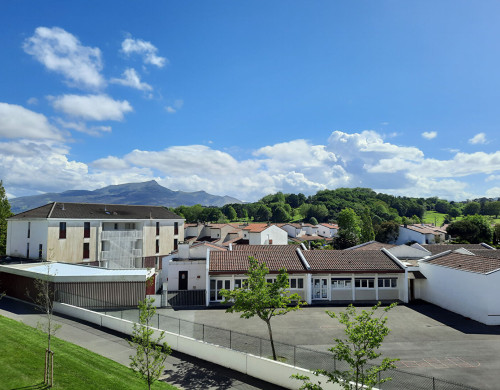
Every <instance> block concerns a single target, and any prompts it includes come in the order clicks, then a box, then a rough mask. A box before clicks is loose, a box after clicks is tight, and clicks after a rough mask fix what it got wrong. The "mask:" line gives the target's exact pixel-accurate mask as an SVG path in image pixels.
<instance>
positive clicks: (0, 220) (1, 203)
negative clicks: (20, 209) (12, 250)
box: [0, 180, 12, 256]
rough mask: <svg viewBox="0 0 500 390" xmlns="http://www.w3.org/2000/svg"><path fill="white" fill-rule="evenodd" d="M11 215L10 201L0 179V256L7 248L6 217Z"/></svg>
mask: <svg viewBox="0 0 500 390" xmlns="http://www.w3.org/2000/svg"><path fill="white" fill-rule="evenodd" d="M11 215H12V213H11V211H10V203H9V200H8V199H7V195H6V194H5V188H3V182H2V180H0V256H1V255H5V251H6V249H7V218H9V217H10V216H11Z"/></svg>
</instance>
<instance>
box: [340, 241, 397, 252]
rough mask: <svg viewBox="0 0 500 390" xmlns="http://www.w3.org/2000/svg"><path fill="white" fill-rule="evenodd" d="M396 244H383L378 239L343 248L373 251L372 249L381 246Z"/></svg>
mask: <svg viewBox="0 0 500 390" xmlns="http://www.w3.org/2000/svg"><path fill="white" fill-rule="evenodd" d="M395 246H396V245H392V244H385V243H383V242H378V241H370V242H365V243H364V244H360V245H356V246H353V247H351V248H347V249H345V250H346V251H373V250H381V249H382V248H386V249H389V248H393V247H395Z"/></svg>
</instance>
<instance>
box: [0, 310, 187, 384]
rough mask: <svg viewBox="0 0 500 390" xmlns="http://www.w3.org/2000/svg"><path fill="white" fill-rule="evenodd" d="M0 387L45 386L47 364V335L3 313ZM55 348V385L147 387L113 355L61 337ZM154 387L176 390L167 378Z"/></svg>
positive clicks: (54, 343)
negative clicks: (45, 360) (113, 357)
mask: <svg viewBox="0 0 500 390" xmlns="http://www.w3.org/2000/svg"><path fill="white" fill-rule="evenodd" d="M0 334H1V335H2V338H1V341H0V354H1V355H0V356H1V357H0V378H1V379H0V382H1V384H0V387H1V388H2V389H45V388H46V387H45V386H44V385H43V366H44V358H45V347H46V342H47V336H46V335H45V334H44V333H42V332H40V331H38V330H37V329H34V328H31V327H29V326H27V325H24V324H22V323H20V322H17V321H14V320H11V319H9V318H6V317H2V316H0ZM52 340H53V341H52V350H53V351H54V387H53V388H54V389H71V390H73V389H75V390H78V389H144V388H146V389H147V385H146V384H145V382H144V381H142V380H140V379H139V378H138V377H137V376H136V375H135V374H134V373H133V371H132V370H131V369H130V368H128V367H125V366H122V365H121V364H118V363H116V362H114V361H112V360H110V359H107V358H105V357H102V356H100V355H97V354H95V353H93V352H90V351H88V350H86V349H84V348H81V347H79V346H77V345H74V344H71V343H68V342H66V341H63V340H60V339H58V338H53V339H52ZM152 388H153V389H157V390H160V389H164V390H165V389H166V390H175V389H177V388H176V387H174V386H171V385H169V384H167V383H164V382H156V383H155V384H154V385H153V386H152Z"/></svg>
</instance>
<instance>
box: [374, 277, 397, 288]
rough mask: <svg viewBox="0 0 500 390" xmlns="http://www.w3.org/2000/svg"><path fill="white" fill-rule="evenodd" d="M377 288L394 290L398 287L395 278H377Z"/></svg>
mask: <svg viewBox="0 0 500 390" xmlns="http://www.w3.org/2000/svg"><path fill="white" fill-rule="evenodd" d="M378 286H379V287H380V288H396V287H397V286H398V279H397V278H379V279H378Z"/></svg>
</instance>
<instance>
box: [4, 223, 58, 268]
mask: <svg viewBox="0 0 500 390" xmlns="http://www.w3.org/2000/svg"><path fill="white" fill-rule="evenodd" d="M47 226H48V222H47V220H39V221H31V228H30V237H29V238H28V221H8V222H7V251H6V253H7V255H9V256H16V257H25V256H26V244H27V243H29V244H30V258H32V259H38V248H39V245H40V244H42V258H43V259H46V258H47Z"/></svg>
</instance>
